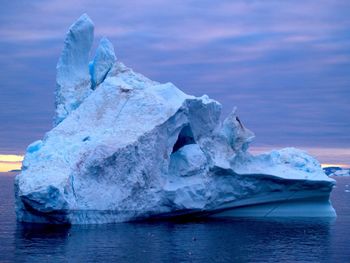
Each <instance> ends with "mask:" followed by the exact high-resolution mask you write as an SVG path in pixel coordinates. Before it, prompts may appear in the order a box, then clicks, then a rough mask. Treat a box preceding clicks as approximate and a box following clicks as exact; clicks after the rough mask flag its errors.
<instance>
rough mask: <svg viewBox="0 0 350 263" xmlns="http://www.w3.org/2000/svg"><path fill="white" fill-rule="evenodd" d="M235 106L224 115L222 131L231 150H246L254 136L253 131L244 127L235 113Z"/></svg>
mask: <svg viewBox="0 0 350 263" xmlns="http://www.w3.org/2000/svg"><path fill="white" fill-rule="evenodd" d="M236 110H237V107H234V108H233V110H232V112H231V113H230V114H229V115H228V116H227V117H226V119H225V120H224V123H223V132H224V134H225V137H226V139H227V141H228V143H229V145H230V146H231V148H232V149H233V150H235V151H236V152H237V151H246V150H247V149H248V146H249V143H250V142H251V141H252V140H253V138H254V133H253V132H252V131H250V130H248V129H247V128H245V127H244V126H243V124H242V122H241V121H240V119H239V118H238V116H237V114H236Z"/></svg>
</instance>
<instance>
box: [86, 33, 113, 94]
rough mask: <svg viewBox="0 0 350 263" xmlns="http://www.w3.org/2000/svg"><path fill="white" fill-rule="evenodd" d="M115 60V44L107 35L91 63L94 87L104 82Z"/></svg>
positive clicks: (101, 41)
mask: <svg viewBox="0 0 350 263" xmlns="http://www.w3.org/2000/svg"><path fill="white" fill-rule="evenodd" d="M115 61H116V56H115V53H114V48H113V44H112V43H111V42H110V41H109V40H108V39H107V38H106V37H103V38H102V39H101V40H100V44H99V46H98V48H97V50H96V54H95V57H94V60H93V61H91V62H90V65H89V66H90V74H91V82H92V83H91V84H92V88H93V89H95V88H96V87H97V86H98V85H99V84H101V83H102V82H103V80H104V79H105V78H106V76H107V74H108V72H109V71H110V69H111V68H112V66H113V64H114V62H115Z"/></svg>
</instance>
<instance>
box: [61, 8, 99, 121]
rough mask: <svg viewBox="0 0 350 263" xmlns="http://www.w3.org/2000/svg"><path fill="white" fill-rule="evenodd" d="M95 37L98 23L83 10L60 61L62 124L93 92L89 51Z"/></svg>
mask: <svg viewBox="0 0 350 263" xmlns="http://www.w3.org/2000/svg"><path fill="white" fill-rule="evenodd" d="M93 39H94V24H93V22H92V21H91V19H90V18H89V17H88V15H86V14H83V15H82V16H81V17H80V18H79V19H78V20H77V21H76V22H75V23H74V24H72V25H71V26H70V28H69V31H68V32H67V35H66V39H65V41H64V47H63V50H62V53H61V57H60V58H59V61H58V63H57V76H56V83H57V85H56V102H55V103H56V116H55V120H54V123H55V125H57V124H59V123H60V122H61V121H62V120H63V119H64V118H66V117H67V115H68V114H69V113H70V112H71V111H72V110H74V109H76V108H77V107H78V106H79V105H80V104H81V102H82V101H83V100H84V99H85V98H86V97H87V96H88V95H89V94H90V92H91V82H90V74H89V67H88V65H89V54H90V50H91V46H92V42H93Z"/></svg>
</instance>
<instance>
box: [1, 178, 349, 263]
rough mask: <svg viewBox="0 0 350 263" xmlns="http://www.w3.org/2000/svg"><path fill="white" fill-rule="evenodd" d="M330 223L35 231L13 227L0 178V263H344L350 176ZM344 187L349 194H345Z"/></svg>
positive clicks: (8, 181) (337, 192) (336, 195)
mask: <svg viewBox="0 0 350 263" xmlns="http://www.w3.org/2000/svg"><path fill="white" fill-rule="evenodd" d="M336 180H337V187H336V188H335V189H334V191H333V195H332V202H333V205H334V207H335V208H336V210H337V213H338V217H337V218H336V219H333V220H331V219H310V218H305V219H266V220H262V219H260V220H258V219H255V220H253V219H235V220H201V221H195V222H160V223H120V224H113V225H94V226H73V227H59V226H41V225H35V224H34V225H33V224H32V225H28V224H20V223H16V219H15V212H14V196H13V195H14V194H13V181H14V174H9V173H7V174H4V173H2V174H0V262H34V263H37V262H39V263H40V262H131V263H136V262H202V263H206V262H254V263H255V262H283V263H288V262H339V263H348V262H350V177H342V178H340V177H338V178H336ZM346 190H348V191H346Z"/></svg>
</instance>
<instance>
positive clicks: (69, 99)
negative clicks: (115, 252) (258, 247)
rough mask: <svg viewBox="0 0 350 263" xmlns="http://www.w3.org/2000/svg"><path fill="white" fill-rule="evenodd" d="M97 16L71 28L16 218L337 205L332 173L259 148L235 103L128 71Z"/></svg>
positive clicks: (278, 212)
mask: <svg viewBox="0 0 350 263" xmlns="http://www.w3.org/2000/svg"><path fill="white" fill-rule="evenodd" d="M92 40H93V23H92V22H91V20H90V19H89V18H88V16H87V15H83V16H82V17H81V18H79V19H78V21H77V22H76V23H75V24H73V25H72V26H71V28H70V30H69V32H68V33H67V37H66V40H65V45H64V49H63V52H62V55H61V58H60V59H59V62H58V66H57V90H56V116H55V127H54V128H53V129H52V130H51V131H49V132H48V133H47V134H46V135H45V137H44V139H43V140H40V141H36V142H34V143H32V144H31V145H29V146H28V148H27V152H26V155H25V159H24V161H23V166H22V172H21V174H19V175H18V176H17V177H16V182H15V192H16V193H15V194H16V213H17V218H18V220H19V221H24V222H41V223H69V224H91V223H113V222H124V221H131V220H143V219H159V218H169V217H177V216H186V217H187V216H188V217H192V216H197V217H198V216H215V217H231V216H335V211H334V209H333V207H332V206H331V204H330V202H329V194H330V192H331V190H332V187H333V186H334V183H335V181H334V180H333V179H331V178H329V177H328V176H326V175H325V174H324V172H323V170H322V169H321V166H320V164H319V163H318V162H317V161H316V160H315V159H314V158H312V157H311V156H309V155H307V154H306V153H305V152H302V151H300V150H297V149H294V148H287V149H282V150H279V151H272V152H270V153H266V154H261V155H257V156H253V155H251V154H250V153H249V152H248V147H249V143H250V142H251V141H252V139H253V138H254V134H253V133H252V132H251V131H249V130H248V129H247V128H245V127H244V125H243V124H242V122H241V121H240V119H239V118H238V116H237V114H236V109H233V111H232V113H231V114H230V115H229V116H228V117H227V118H226V119H225V120H224V121H223V122H221V120H220V114H221V105H220V103H218V102H217V101H215V100H212V99H210V98H208V97H207V96H206V95H204V96H202V97H194V96H190V95H187V94H185V93H183V92H182V91H181V90H179V89H178V88H177V87H175V86H174V85H173V84H171V83H165V84H161V83H158V82H155V81H152V80H149V79H148V78H146V77H144V76H142V75H140V74H138V73H135V72H133V71H132V70H131V69H130V68H127V67H126V66H124V65H123V64H122V63H121V62H119V61H118V60H117V59H116V56H115V54H114V50H113V46H112V45H111V43H110V42H109V41H108V40H107V39H102V40H101V42H100V45H99V47H98V49H97V51H96V55H95V56H94V60H93V61H91V62H89V61H88V58H89V53H90V49H91V45H92Z"/></svg>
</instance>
